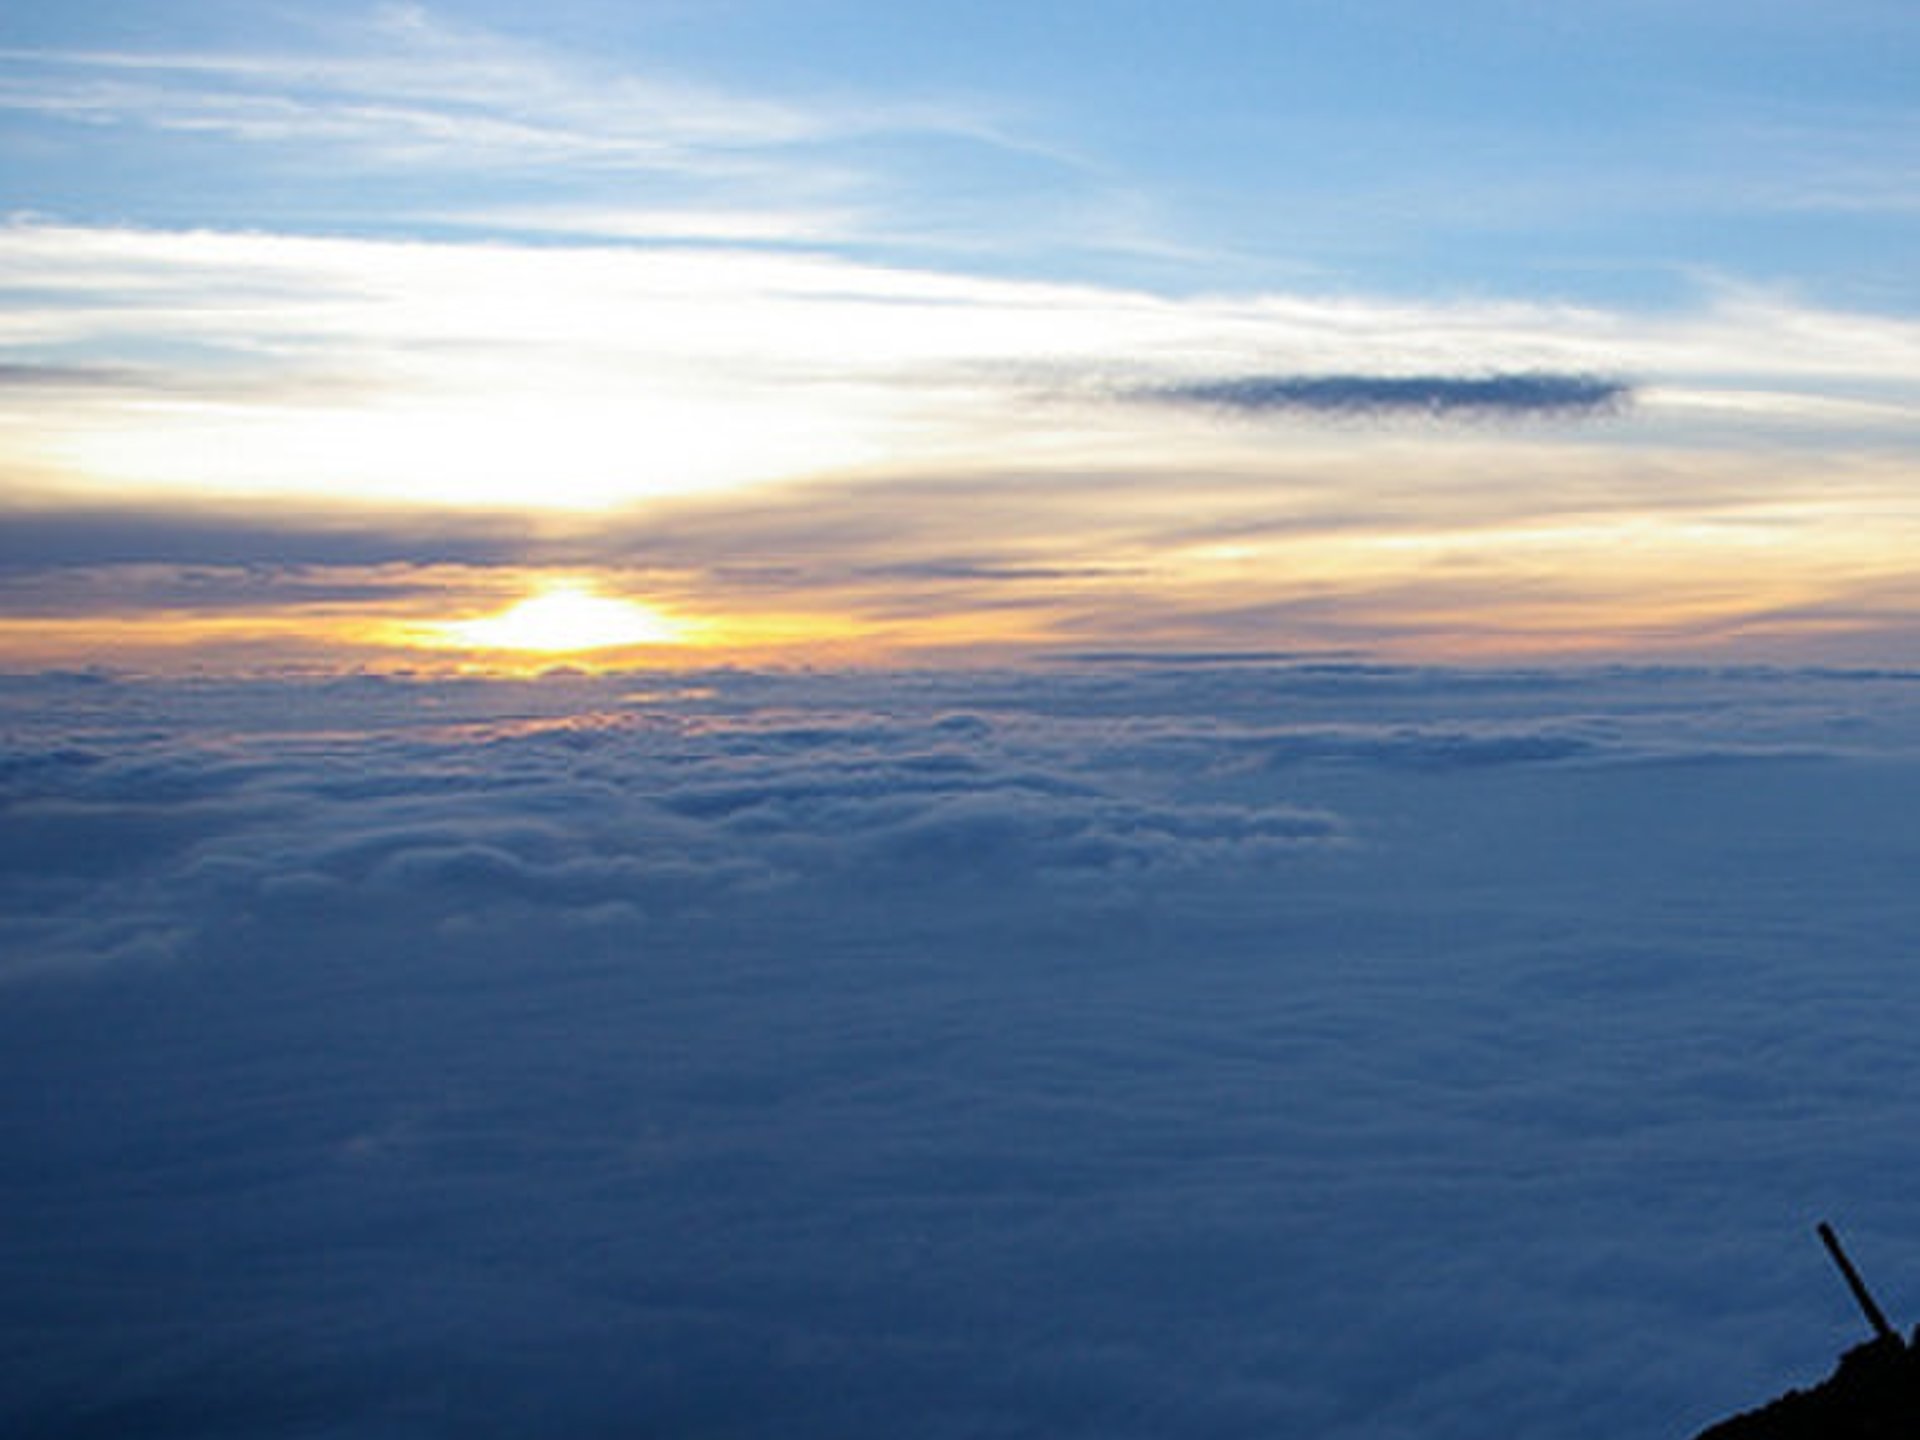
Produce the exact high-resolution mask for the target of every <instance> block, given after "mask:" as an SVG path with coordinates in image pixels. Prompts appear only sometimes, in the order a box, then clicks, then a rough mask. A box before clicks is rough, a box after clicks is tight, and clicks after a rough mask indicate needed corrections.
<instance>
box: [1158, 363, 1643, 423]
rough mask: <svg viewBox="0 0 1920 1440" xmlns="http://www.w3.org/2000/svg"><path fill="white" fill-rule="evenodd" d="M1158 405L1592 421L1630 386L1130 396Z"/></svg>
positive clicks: (1245, 382)
mask: <svg viewBox="0 0 1920 1440" xmlns="http://www.w3.org/2000/svg"><path fill="white" fill-rule="evenodd" d="M1134 394H1135V395H1136V396H1138V397H1140V398H1143V399H1147V400H1152V401H1157V402H1160V403H1163V404H1170V405H1182V406H1194V407H1199V408H1204V409H1210V410H1217V411H1222V412H1225V413H1229V414H1237V415H1268V414H1307V415H1330V416H1337V417H1342V418H1347V419H1360V420H1376V419H1390V418H1402V417H1409V418H1425V419H1434V420H1454V419H1519V418H1545V419H1555V420H1573V419H1589V418H1594V417H1598V416H1604V415H1611V414H1615V413H1618V412H1619V411H1620V410H1622V409H1624V408H1625V407H1626V405H1627V404H1628V403H1630V402H1631V400H1632V398H1633V386H1632V385H1631V384H1629V383H1628V382H1626V381H1624V380H1618V379H1613V378H1609V377H1605V376H1599V375H1580V374H1560V373H1555V372H1550V371H1523V372H1513V373H1506V374H1494V375H1481V376H1457V375H1243V376H1234V377H1231V378H1227V379H1219V380H1198V381H1193V382H1191V383H1189V384H1185V385H1166V386H1158V387H1154V388H1151V389H1147V390H1140V391H1135V392H1134Z"/></svg>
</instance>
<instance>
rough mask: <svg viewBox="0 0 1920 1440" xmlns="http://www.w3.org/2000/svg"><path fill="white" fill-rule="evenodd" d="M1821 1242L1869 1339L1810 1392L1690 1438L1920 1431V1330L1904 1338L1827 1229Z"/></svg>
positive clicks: (1887, 1439) (1829, 1438) (1810, 1439)
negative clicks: (1870, 1329) (1869, 1331)
mask: <svg viewBox="0 0 1920 1440" xmlns="http://www.w3.org/2000/svg"><path fill="white" fill-rule="evenodd" d="M1819 1234H1820V1240H1821V1243H1822V1244H1824V1245H1825V1246H1826V1247H1827V1253H1828V1254H1829V1255H1831V1256H1832V1257H1833V1261H1834V1264H1835V1265H1837V1266H1839V1268H1840V1274H1841V1276H1842V1277H1843V1278H1844V1279H1845V1280H1846V1282H1847V1288H1848V1289H1849V1290H1851V1291H1852V1292H1853V1298H1854V1300H1855V1302H1856V1303H1857V1304H1858V1305H1859V1306H1860V1310H1861V1313H1862V1314H1864V1315H1865V1316H1866V1317H1867V1323H1868V1324H1869V1325H1871V1326H1872V1327H1873V1339H1871V1340H1869V1341H1867V1342H1866V1343H1865V1344H1864V1345H1857V1346H1855V1347H1854V1348H1853V1349H1851V1350H1849V1351H1847V1352H1846V1354H1844V1355H1842V1356H1841V1357H1840V1363H1839V1365H1838V1366H1837V1367H1836V1368H1835V1369H1834V1372H1833V1374H1832V1375H1830V1376H1828V1377H1827V1378H1826V1379H1825V1380H1823V1381H1821V1382H1820V1383H1819V1384H1818V1385H1816V1386H1814V1387H1813V1388H1812V1389H1810V1390H1789V1391H1788V1392H1787V1393H1786V1394H1784V1395H1782V1396H1781V1397H1780V1398H1779V1399H1777V1400H1774V1401H1772V1402H1770V1403H1769V1404H1766V1405H1763V1406H1761V1407H1760V1408H1759V1409H1757V1410H1749V1411H1747V1412H1745V1413H1744V1414H1740V1415H1736V1416H1734V1417H1733V1418H1732V1419H1730V1420H1722V1421H1721V1422H1720V1423H1719V1424H1717V1425H1710V1426H1708V1427H1707V1428H1706V1429H1705V1430H1702V1431H1701V1432H1700V1433H1699V1435H1698V1436H1696V1437H1695V1440H1916V1437H1920V1331H1916V1332H1915V1335H1914V1338H1913V1340H1912V1341H1907V1340H1903V1339H1902V1338H1901V1337H1900V1333H1899V1332H1898V1331H1897V1330H1895V1329H1894V1328H1893V1326H1892V1325H1891V1324H1889V1323H1888V1321H1887V1317H1886V1315H1885V1314H1884V1313H1883V1312H1882V1311H1881V1309H1880V1307H1879V1305H1877V1304H1876V1303H1875V1302H1874V1298H1873V1295H1872V1294H1871V1293H1870V1292H1869V1291H1868V1289H1867V1287H1866V1283H1865V1282H1864V1281H1863V1280H1861V1278H1860V1272H1859V1271H1857V1270H1855V1269H1854V1267H1853V1262H1852V1260H1850V1259H1849V1258H1848V1257H1847V1252H1846V1251H1845V1250H1844V1249H1842V1248H1841V1245H1840V1240H1839V1237H1838V1236H1836V1235H1835V1234H1834V1233H1833V1228H1832V1227H1831V1226H1829V1225H1826V1224H1822V1225H1821V1226H1820V1227H1819Z"/></svg>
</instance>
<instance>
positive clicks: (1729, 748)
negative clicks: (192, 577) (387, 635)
mask: <svg viewBox="0 0 1920 1440" xmlns="http://www.w3.org/2000/svg"><path fill="white" fill-rule="evenodd" d="M1917 696H1920V692H1917V691H1915V689H1914V681H1913V678H1912V677H1911V676H1908V675H1904V674H1883V675H1878V676H1875V675H1864V674H1863V675H1853V676H1844V675H1820V674H1796V673H1781V672H1746V673H1731V674H1719V675H1712V674H1704V673H1686V672H1675V671H1660V672H1618V673H1593V674H1587V675H1580V674H1568V673H1559V674H1549V673H1533V674H1527V673H1515V672H1480V673H1453V674H1449V673H1445V672H1433V671H1417V670H1393V669H1381V668H1368V667H1359V666H1330V665H1306V666H1293V667H1286V666H1279V667H1276V666H1271V665H1251V666H1238V667H1225V666H1213V667H1209V666H1204V665H1199V664H1194V663H1188V664H1184V665H1172V666H1168V665H1141V664H1133V663H1115V662H1108V663H1104V664H1088V665H1086V666H1084V667H1082V668H1080V669H1079V670H1076V671H1059V672H1053V673H1049V674H1024V675H1017V674H998V675H996V674H983V675H976V676H973V677H960V676H952V675H949V676H944V677H943V676H937V675H929V674H924V673H922V674H893V675H869V676H866V677H858V676H844V675H840V676H836V675H823V676H819V677H799V676H789V677H776V676H761V675H754V674H750V673H744V672H732V673H724V674H714V675H706V676H699V677H687V678H686V679H684V680H674V679H671V678H668V677H661V676H652V677H648V678H646V679H644V680H642V679H640V678H638V677H635V676H626V677H619V676H607V677H601V678H598V679H588V678H582V677H565V676H560V677H554V678H551V679H548V680H544V681H538V682H526V683H515V684H507V683H495V684H479V683H472V682H458V683H455V682H443V683H432V684H430V683H425V682H416V683H406V682H391V681H389V682H375V681H370V680H364V679H362V680H341V681H333V682H308V683H272V682H255V683H248V684H214V683H207V682H186V683H178V684H172V685H150V684H135V683H131V682H103V681H98V680H88V679H85V678H79V677H59V676H53V677H47V678H41V679H26V678H17V679H15V680H12V681H8V682H7V683H6V686H5V688H4V691H3V692H0V705H3V706H4V709H0V720H3V721H4V733H5V735H6V737H7V738H6V741H5V745H4V749H3V750H0V804H3V805H4V812H5V813H4V820H5V824H4V826H0V897H3V898H4V906H3V907H0V913H4V915H5V916H6V919H5V921H4V922H3V925H4V929H3V930H0V936H3V937H4V941H5V944H4V954H5V956H6V961H5V970H4V983H0V1042H4V1043H0V1057H3V1058H0V1069H4V1072H5V1079H6V1084H7V1093H8V1094H9V1095H10V1096H13V1097H15V1103H13V1104H12V1105H11V1106H10V1107H9V1109H8V1111H7V1112H6V1122H5V1125H4V1127H0V1170H4V1174H5V1176H6V1184H5V1190H4V1204H5V1208H6V1215H7V1219H8V1222H9V1223H8V1224H7V1225H6V1226H5V1227H4V1229H3V1230H0V1258H3V1259H4V1264H5V1268H6V1273H7V1274H8V1276H9V1284H8V1287H7V1292H6V1300H5V1303H4V1305H3V1306H0V1318H3V1319H4V1323H5V1326H6V1329H7V1334H8V1336H9V1343H8V1344H7V1346H6V1347H4V1351H3V1352H0V1353H4V1356H5V1358H4V1360H0V1379H3V1380H4V1383H0V1395H4V1396H5V1397H6V1399H5V1400H4V1402H0V1410H3V1414H4V1420H5V1423H6V1425H7V1427H8V1428H9V1429H12V1430H16V1431H19V1432H21V1433H63V1432H69V1431H72V1430H75V1429H77V1428H82V1427H86V1426H92V1427H94V1428H99V1429H112V1430H116V1431H121V1432H125V1433H143V1434H153V1433H165V1432H167V1431H169V1430H171V1431H177V1432H180V1433H193V1434H221V1433H235V1434H238V1433H245V1434H247V1435H249V1436H253V1437H263V1440H265V1437H277V1436H287V1437H293V1436H296V1435H308V1434H313V1433H316V1432H319V1431H329V1432H347V1431H352V1432H355V1433H380V1432H385V1431H393V1432H407V1431H410V1430H412V1429H416V1428H418V1427H420V1426H421V1425H429V1426H431V1427H434V1428H446V1429H454V1430H459V1431H461V1432H462V1433H483V1432H486V1431H488V1430H489V1429H501V1430H503V1431H504V1430H513V1431H515V1432H522V1431H525V1430H527V1429H529V1428H540V1427H542V1426H545V1427H550V1428H559V1429H564V1430H565V1431H566V1432H568V1433H575V1434H586V1433H604V1432H625V1431H629V1430H632V1429H634V1428H639V1429H642V1430H648V1431H660V1432H669V1431H671V1432H689V1433H691V1432H694V1431H706V1432H711V1431H736V1432H740V1433H765V1432H767V1431H768V1430H771V1429H778V1430H780V1431H781V1432H782V1433H786V1434H793V1435H803V1436H819V1437H822V1440H825V1437H834V1440H860V1437H866V1436H873V1437H881V1436H887V1437H892V1436H895V1435H898V1434H899V1433H900V1426H901V1424H902V1423H903V1421H902V1417H903V1416H911V1417H912V1428H914V1429H916V1430H917V1431H919V1432H921V1433H929V1434H953V1435H981V1434H991V1433H998V1432H1003V1431H1014V1430H1021V1431H1026V1430H1044V1431H1045V1432H1046V1433H1048V1434H1053V1435H1061V1436H1081V1435H1084V1436H1089V1437H1092V1436H1100V1437H1103V1440H1109V1437H1114V1436H1137V1437H1140V1440H1146V1437H1163V1436H1166V1435H1169V1434H1233V1433H1246V1434H1263V1435H1269V1434H1270V1435H1293V1434H1301V1435H1306V1434H1310V1435H1316V1436H1327V1437H1353V1440H1359V1437H1374V1436H1380V1435H1388V1434H1417V1435H1420V1436H1422V1437H1424V1440H1466V1437H1475V1440H1478V1437H1481V1436H1484V1435H1487V1434H1490V1433H1500V1434H1532V1433H1546V1432H1547V1431H1549V1430H1551V1432H1552V1433H1554V1434H1557V1435H1566V1436H1569V1437H1573V1440H1587V1437H1591V1440H1601V1437H1605V1440H1614V1437H1617V1436H1619V1435H1621V1434H1627V1433H1632V1434H1676V1435H1678V1434H1686V1433H1690V1432H1691V1430H1692V1429H1693V1428H1697V1427H1698V1426H1699V1425H1701V1424H1703V1423H1705V1422H1706V1421H1707V1420H1708V1419H1710V1418H1713V1417H1714V1416H1715V1415H1716V1414H1718V1413H1720V1412H1723V1411H1725V1410H1728V1409H1732V1408H1735V1407H1737V1406H1742V1405H1745V1404H1748V1403H1751V1402H1753V1401H1756V1400H1759V1399H1761V1398H1764V1397H1765V1395H1767V1394H1769V1393H1771V1392H1772V1390H1774V1389H1776V1388H1778V1387H1779V1386H1781V1385H1783V1384H1785V1383H1788V1382H1789V1381H1804V1380H1808V1379H1811V1378H1814V1377H1815V1376H1816V1375H1817V1374H1818V1373H1820V1372H1821V1371H1822V1369H1823V1368H1824V1367H1825V1365H1826V1364H1827V1363H1828V1362H1829V1361H1830V1359H1831V1357H1832V1355H1833V1354H1834V1353H1835V1352H1836V1351H1837V1350H1838V1349H1839V1348H1841V1347H1842V1346H1843V1345H1844V1344H1847V1343H1850V1342H1851V1340H1852V1339H1853V1338H1854V1329H1855V1326H1854V1320H1853V1317H1852V1316H1851V1314H1850V1312H1849V1308H1848V1304H1847V1301H1846V1298H1845V1296H1844V1293H1842V1292H1841V1291H1840V1289H1839V1287H1838V1285H1837V1283H1836V1282H1835V1281H1834V1280H1833V1279H1832V1277H1831V1276H1830V1275H1829V1274H1827V1273H1826V1269H1825V1262H1824V1260H1823V1259H1822V1258H1821V1257H1820V1255H1819V1254H1818V1250H1817V1247H1816V1246H1815V1245H1814V1244H1813V1242H1812V1239H1811V1235H1810V1233H1809V1229H1808V1227H1809V1225H1810V1223H1811V1221H1812V1220H1813V1219H1814V1218H1817V1217H1818V1216H1821V1215H1827V1216H1830V1217H1832V1218H1834V1219H1835V1220H1837V1221H1838V1222H1839V1223H1840V1224H1841V1226H1842V1228H1843V1230H1844V1231H1845V1232H1846V1234H1847V1235H1848V1237H1849V1239H1850V1241H1851V1242H1852V1244H1853V1247H1854V1249H1855V1251H1856V1254H1857V1256H1858V1257H1859V1258H1860V1260H1861V1261H1862V1263H1863V1264H1864V1265H1865V1266H1866V1268H1867V1269H1868V1271H1869V1273H1870V1275H1871V1277H1872V1278H1873V1280H1874V1281H1875V1283H1876V1285H1877V1286H1878V1287H1879V1289H1880V1290H1881V1292H1882V1299H1883V1300H1884V1302H1885V1303H1886V1304H1887V1306H1888V1308H1889V1310H1891V1311H1892V1312H1893V1313H1894V1314H1895V1315H1896V1316H1901V1317H1905V1318H1906V1319H1908V1320H1911V1319H1912V1318H1913V1317H1914V1316H1915V1315H1916V1314H1920V1291H1916V1290H1915V1289H1914V1288H1913V1287H1912V1286H1911V1285H1910V1284H1909V1282H1908V1281H1907V1280H1906V1279H1903V1278H1902V1277H1903V1276H1910V1275H1912V1274H1913V1273H1915V1262H1916V1255H1917V1254H1920V1251H1917V1250H1916V1245H1917V1244H1920V1241H1916V1232H1915V1228H1914V1225H1913V1218H1912V1216H1911V1214H1910V1213H1909V1212H1908V1211H1907V1210H1906V1209H1905V1208H1904V1204H1905V1202H1904V1200H1903V1198H1902V1197H1903V1196H1904V1195H1905V1194H1906V1193H1908V1192H1909V1191H1910V1190H1911V1189H1912V1188H1913V1186H1912V1181H1913V1179H1914V1177H1913V1176H1912V1175H1910V1174H1909V1173H1908V1171H1909V1170H1910V1169H1911V1165H1910V1162H1909V1160H1908V1159H1907V1158H1906V1157H1907V1151H1908V1145H1907V1140H1908V1137H1909V1135H1910V1131H1911V1115H1910V1113H1909V1106H1908V1104H1907V1099H1906V1097H1908V1096H1910V1095H1911V1094H1913V1093H1914V1092H1915V1088H1916V1084H1917V1083H1920V1074H1916V1073H1915V1060H1914V1052H1913V1047H1912V1045H1911V1043H1910V1037H1911V1034H1912V1032H1913V1029H1914V1026H1915V1024H1916V1022H1920V989H1916V987H1915V986H1914V985H1913V984H1912V983H1911V982H1912V977H1911V975H1910V970H1911V966H1910V965H1909V963H1908V961H1909V958H1910V949H1911V936H1912V934H1913V933H1914V931H1915V929H1916V922H1917V921H1920V913H1916V909H1917V905H1916V901H1915V899H1914V892H1913V887H1912V885H1911V876H1912V874H1913V873H1914V870H1915V865H1916V862H1920V854H1916V853H1915V845H1914V839H1913V835H1912V830H1911V826H1910V825H1909V824H1908V823H1907V819H1908V817H1909V816H1910V815H1911V813H1912V808H1913V804H1914V803H1915V801H1916V800H1920V708H1916V705H1915V699H1916V697H1917ZM423 1417H425V1418H423Z"/></svg>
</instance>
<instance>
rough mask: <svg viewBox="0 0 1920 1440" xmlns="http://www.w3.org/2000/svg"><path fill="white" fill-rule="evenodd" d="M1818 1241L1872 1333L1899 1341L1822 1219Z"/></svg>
mask: <svg viewBox="0 0 1920 1440" xmlns="http://www.w3.org/2000/svg"><path fill="white" fill-rule="evenodd" d="M1818 1229H1819V1233H1820V1243H1821V1244H1822V1245H1825V1246H1826V1247H1827V1254H1829V1255H1831V1256H1832V1257H1833V1263H1834V1264H1836V1265H1838V1266H1839V1267H1840V1275H1841V1278H1843V1279H1844V1280H1845V1281H1846V1282H1847V1288H1848V1289H1849V1290H1851V1291H1852V1292H1853V1299H1854V1303H1855V1304H1856V1305H1858V1306H1859V1307H1860V1310H1861V1313H1862V1314H1864V1315H1865V1316H1866V1317H1867V1323H1868V1324H1869V1325H1871V1326H1873V1333H1874V1334H1875V1335H1876V1336H1878V1337H1879V1338H1880V1339H1882V1340H1891V1341H1893V1342H1894V1343H1895V1344H1899V1343H1900V1333H1899V1332H1898V1331H1897V1330H1895V1329H1894V1328H1893V1326H1891V1325H1889V1324H1888V1323H1887V1317H1886V1315H1885V1313H1884V1312H1883V1311H1882V1310H1881V1309H1880V1307H1879V1306H1878V1305H1876V1304H1874V1303H1873V1296H1872V1295H1870V1294H1868V1293H1867V1282H1866V1281H1864V1280H1862V1279H1861V1278H1860V1272H1859V1271H1858V1270H1856V1269H1854V1268H1853V1261H1851V1260H1849V1259H1848V1258H1847V1252H1846V1251H1844V1250H1842V1249H1841V1248H1840V1237H1839V1236H1838V1235H1836V1234H1834V1233H1833V1227H1832V1226H1831V1225H1829V1224H1827V1222H1826V1221H1824V1220H1822V1221H1821V1222H1820V1224H1819V1226H1818Z"/></svg>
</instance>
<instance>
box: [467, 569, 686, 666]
mask: <svg viewBox="0 0 1920 1440" xmlns="http://www.w3.org/2000/svg"><path fill="white" fill-rule="evenodd" d="M432 628H433V630H434V632H435V633H436V634H437V635H438V636H440V637H441V639H442V641H443V643H451V644H455V645H470V646H473V647H475V648H476V649H483V650H534V651H539V652H541V653H544V654H555V655H557V654H565V653H568V652H572V651H583V650H610V649H613V648H615V647H618V646H628V645H683V644H686V643H687V642H688V641H689V640H690V639H691V633H690V627H689V626H687V625H686V624H684V623H683V622H680V621H677V620H674V619H672V618H671V617H669V616H667V615H664V614H662V613H661V612H660V611H658V610H656V609H654V608H653V607H652V606H650V605H643V604H641V603H640V602H639V601H637V600H622V599H619V598H617V597H615V596H611V595H600V594H596V593H595V592H594V591H593V590H592V589H591V588H590V587H588V586H586V585H583V584H581V583H579V582H577V581H565V582H560V583H556V584H553V585H550V586H548V587H547V588H546V589H544V590H542V591H541V592H540V593H539V594H538V595H533V596H529V597H528V598H527V599H525V600H522V601H520V602H519V603H518V604H516V605H512V606H509V607H508V608H507V609H505V610H502V611H501V612H500V613H499V614H497V615H486V616H482V617H481V618H479V619H477V620H451V621H446V622H444V623H442V624H438V625H435V626H433V627H432Z"/></svg>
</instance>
